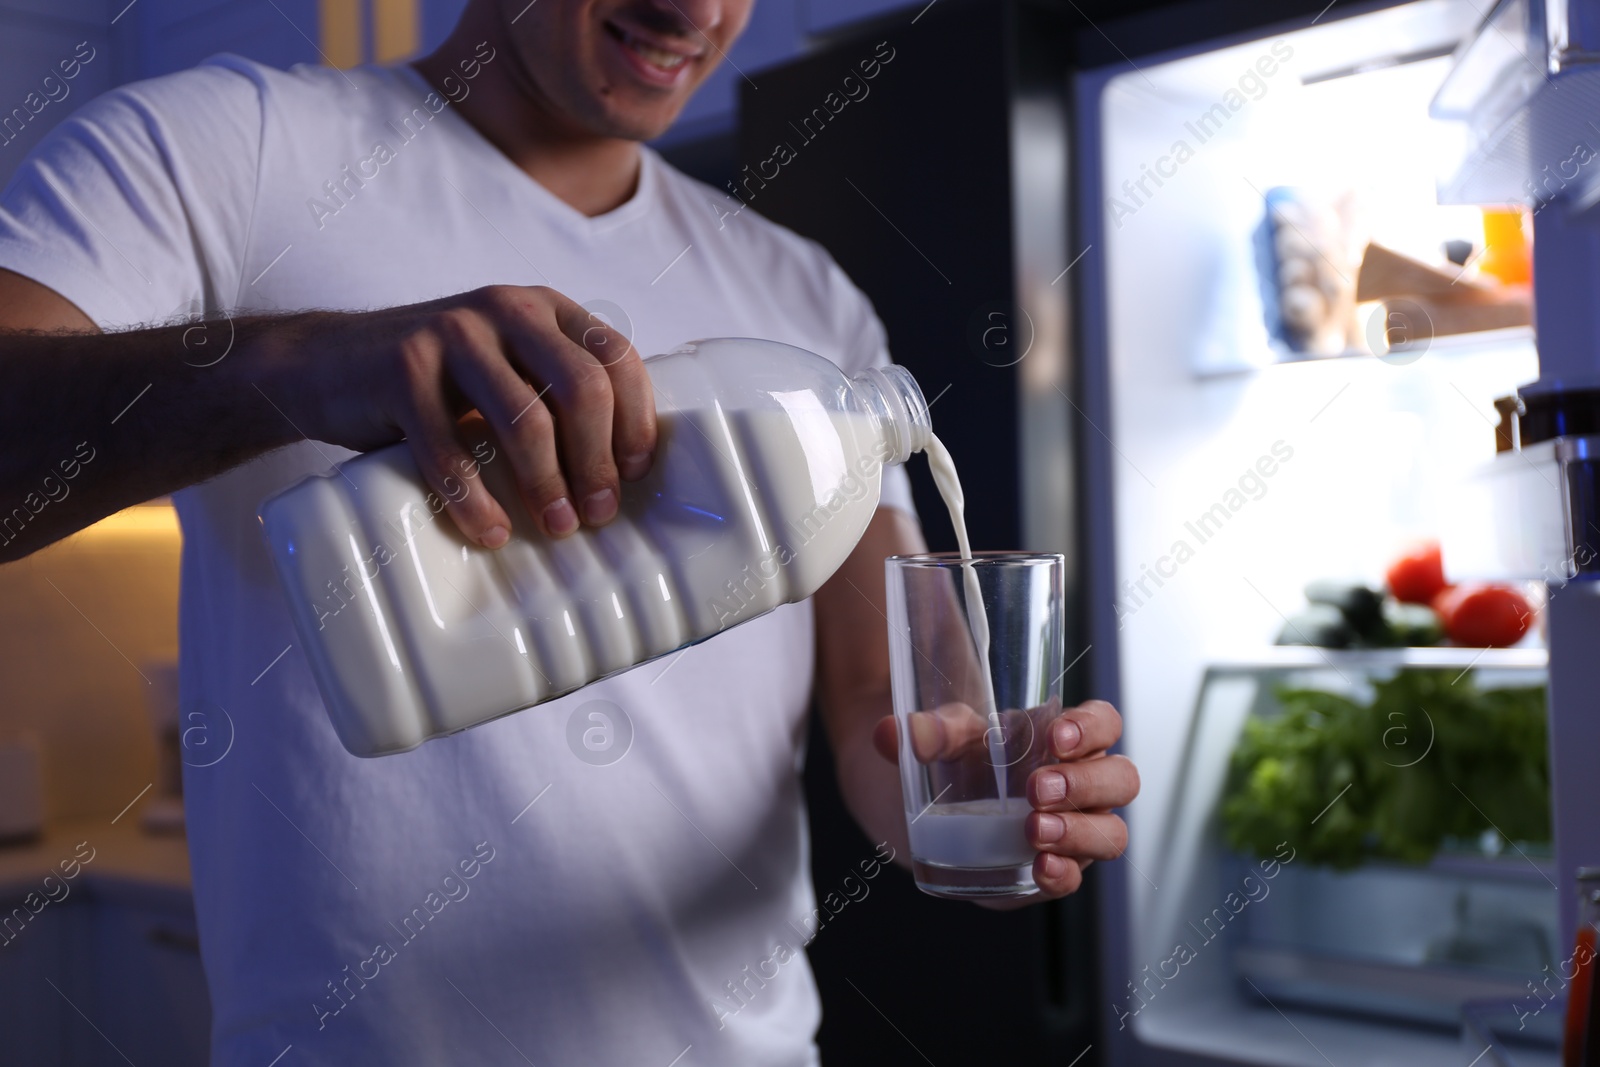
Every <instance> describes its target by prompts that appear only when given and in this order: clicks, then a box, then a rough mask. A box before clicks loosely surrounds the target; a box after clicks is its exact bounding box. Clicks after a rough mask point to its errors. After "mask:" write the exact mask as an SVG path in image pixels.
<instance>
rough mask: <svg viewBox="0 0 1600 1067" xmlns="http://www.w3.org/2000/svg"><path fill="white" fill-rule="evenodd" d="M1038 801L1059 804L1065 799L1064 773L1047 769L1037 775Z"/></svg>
mask: <svg viewBox="0 0 1600 1067" xmlns="http://www.w3.org/2000/svg"><path fill="white" fill-rule="evenodd" d="M1038 789H1039V803H1041V804H1059V803H1060V802H1061V801H1063V800H1065V799H1067V778H1066V775H1064V774H1057V773H1055V772H1054V771H1047V772H1045V773H1044V774H1041V775H1039V786H1038Z"/></svg>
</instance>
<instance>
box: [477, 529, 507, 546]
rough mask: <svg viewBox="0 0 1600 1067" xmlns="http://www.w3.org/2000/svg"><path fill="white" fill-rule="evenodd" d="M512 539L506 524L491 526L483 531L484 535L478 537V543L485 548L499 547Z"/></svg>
mask: <svg viewBox="0 0 1600 1067" xmlns="http://www.w3.org/2000/svg"><path fill="white" fill-rule="evenodd" d="M509 540H511V534H510V532H509V531H507V530H506V528H505V527H504V526H491V527H489V528H488V529H487V530H485V531H483V536H482V537H480V538H478V543H479V544H481V545H482V546H483V547H484V548H499V547H500V546H501V545H503V544H505V543H506V542H507V541H509Z"/></svg>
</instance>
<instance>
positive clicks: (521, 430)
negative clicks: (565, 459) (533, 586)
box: [440, 312, 578, 537]
mask: <svg viewBox="0 0 1600 1067" xmlns="http://www.w3.org/2000/svg"><path fill="white" fill-rule="evenodd" d="M440 330H441V333H442V335H443V336H444V337H445V339H446V341H447V343H448V344H449V355H448V356H447V361H448V365H449V369H450V374H451V376H452V377H453V378H454V379H455V382H456V385H457V386H458V387H459V388H460V390H461V391H462V393H464V394H465V395H466V397H467V399H468V400H470V401H471V402H472V403H473V404H474V405H475V406H476V407H477V410H478V412H479V413H480V414H481V415H482V416H483V417H484V419H485V421H487V422H488V423H489V425H490V426H491V427H493V428H494V432H495V436H496V437H497V438H498V439H499V441H500V443H501V445H503V446H504V447H505V448H506V451H507V452H508V453H509V455H510V459H511V469H512V471H513V474H514V476H515V481H516V485H517V491H518V493H519V494H521V496H522V501H523V506H524V507H525V508H526V510H527V512H528V514H530V515H531V516H533V519H534V521H535V522H537V523H538V524H539V526H540V527H541V528H542V529H543V530H544V531H545V533H547V534H549V535H550V536H551V537H565V536H566V535H568V534H570V533H572V532H573V531H574V530H576V529H577V528H578V513H577V512H576V511H575V510H574V509H573V507H572V503H571V492H570V490H568V488H567V483H566V479H565V478H563V477H562V475H561V464H560V462H559V457H558V454H557V451H556V438H555V421H554V419H553V418H552V417H551V415H550V410H549V408H547V407H546V406H545V404H544V402H543V401H542V400H541V399H540V397H539V394H538V393H536V392H534V391H533V387H532V386H531V385H529V384H528V383H527V381H526V380H524V379H523V377H522V376H521V375H520V374H518V373H517V371H516V368H515V367H513V366H512V365H511V364H510V362H508V361H507V360H506V358H505V355H504V353H503V352H502V351H501V349H500V339H499V337H498V335H496V334H495V332H494V330H493V328H492V327H491V326H490V325H489V323H488V322H487V321H486V320H484V319H482V318H480V317H478V316H477V315H474V314H472V313H469V312H449V313H446V314H445V315H443V316H441V321H440Z"/></svg>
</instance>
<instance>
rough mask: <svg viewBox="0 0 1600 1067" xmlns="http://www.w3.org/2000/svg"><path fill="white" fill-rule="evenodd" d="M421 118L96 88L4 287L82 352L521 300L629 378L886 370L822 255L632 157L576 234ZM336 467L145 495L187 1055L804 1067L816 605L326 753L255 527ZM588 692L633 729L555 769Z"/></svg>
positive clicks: (873, 336) (317, 104)
mask: <svg viewBox="0 0 1600 1067" xmlns="http://www.w3.org/2000/svg"><path fill="white" fill-rule="evenodd" d="M501 61H502V62H504V61H505V60H503V59H502V60H501ZM468 84H469V85H470V83H468ZM429 93H430V89H429V88H428V86H427V85H426V83H424V82H423V80H422V79H421V78H420V77H419V76H418V75H417V74H416V73H415V72H413V71H411V70H410V69H409V68H399V69H364V70H358V71H350V72H347V73H341V72H338V71H333V70H329V69H326V68H308V67H297V68H295V69H294V70H292V71H289V72H287V73H285V72H281V71H276V70H272V69H269V68H266V67H262V66H260V65H257V64H254V63H250V62H246V61H244V60H240V59H237V58H234V57H220V58H217V59H214V60H211V61H209V62H208V63H206V64H205V65H203V66H201V67H199V68H197V69H195V70H191V71H186V72H183V73H180V74H175V75H172V76H169V77H165V78H159V79H156V80H154V81H148V82H144V83H141V84H137V85H133V86H129V87H126V88H123V89H119V90H116V91H114V92H112V93H109V94H107V95H105V96H103V97H101V98H99V99H98V100H96V101H94V102H93V103H91V104H90V105H89V106H87V107H86V108H84V109H83V110H82V111H81V112H79V113H78V114H77V115H76V116H74V117H73V118H71V119H70V120H68V121H67V122H65V123H63V124H62V125H61V126H60V127H59V128H58V129H57V130H56V131H55V132H54V133H53V134H52V135H51V136H50V137H49V138H48V139H47V141H46V142H45V143H43V144H42V145H41V146H40V147H39V149H38V150H37V152H36V153H35V154H34V155H33V156H32V157H31V159H30V161H29V162H28V163H27V164H25V165H24V166H23V167H22V169H21V170H20V171H19V172H18V174H17V175H16V177H15V179H14V180H13V183H12V184H11V185H10V186H9V187H8V189H7V190H6V192H5V193H4V194H3V196H0V266H4V267H6V268H9V269H11V270H14V271H17V272H18V273H21V274H24V275H27V276H29V277H32V278H34V279H36V280H37V281H39V282H41V283H43V284H45V285H47V286H49V287H50V288H52V289H54V290H56V291H57V292H59V293H61V294H62V295H63V296H65V297H67V298H68V299H70V300H71V301H73V302H74V303H75V304H77V306H78V307H80V308H81V309H83V311H84V312H85V313H86V314H88V315H89V317H90V318H92V319H93V320H94V321H95V322H96V323H98V324H99V325H100V326H101V327H102V328H104V329H108V330H110V329H116V328H118V327H125V326H130V325H133V324H139V323H149V322H152V321H170V320H172V319H173V317H174V315H183V314H187V313H192V312H207V313H214V312H217V311H219V310H222V309H234V310H236V311H238V312H259V311H275V310H284V309H301V308H310V307H321V308H340V309H361V308H378V307H386V306H392V305H398V304H407V303H412V302H416V301H422V300H428V299H432V298H435V297H440V296H444V295H448V294H452V293H458V292H461V291H464V290H467V289H472V288H475V287H478V286H482V285H487V284H492V283H515V284H548V285H551V286H553V287H555V288H556V289H558V290H560V291H561V292H563V293H566V294H567V295H569V296H571V297H573V298H575V299H577V300H578V301H580V302H585V303H588V302H591V301H606V302H608V304H605V305H602V304H592V305H591V306H592V307H593V308H594V309H596V310H598V311H600V312H601V313H602V314H604V315H605V316H606V317H608V318H611V319H613V320H615V319H616V317H617V314H618V313H617V310H616V309H618V308H620V309H621V313H622V315H624V316H625V317H626V319H627V320H629V321H630V322H631V332H632V336H633V338H634V341H635V343H636V344H637V345H638V347H639V349H640V350H641V351H643V352H646V353H650V352H658V351H664V350H666V349H668V348H670V347H672V346H674V345H676V344H678V343H679V342H682V341H685V340H689V339H692V338H695V337H714V336H740V335H744V336H754V337H765V338H771V339H773V340H778V341H784V342H787V343H790V344H794V345H798V346H800V347H802V348H806V349H810V350H812V351H815V352H819V353H822V354H824V355H826V356H828V357H830V358H832V359H834V360H836V361H837V362H838V363H839V364H840V365H841V366H842V367H844V368H845V369H846V370H848V371H851V372H856V371H859V370H861V369H863V368H865V367H867V366H868V365H872V364H879V363H883V362H885V361H887V358H888V357H887V354H886V352H885V345H884V334H883V329H882V327H881V325H880V324H879V323H878V321H877V319H876V318H875V317H874V315H873V313H872V310H871V307H870V306H869V304H868V302H867V300H866V299H865V297H863V295H862V294H861V293H860V292H859V291H858V290H857V289H856V288H855V287H854V286H852V285H851V284H850V282H849V281H848V280H847V279H846V278H845V276H844V274H843V273H842V272H841V271H840V270H839V269H838V267H837V266H836V265H835V264H834V263H833V262H832V261H831V260H830V259H829V257H828V256H827V255H826V254H825V253H824V252H823V251H822V250H821V249H820V248H819V247H818V246H817V245H815V244H813V243H811V242H809V241H805V240H802V239H801V238H799V237H797V236H796V235H794V234H792V233H790V232H788V231H786V230H784V229H782V228H780V227H778V226H775V225H773V224H772V223H770V222H767V221H766V220H764V219H761V218H760V217H759V216H757V215H755V213H754V212H752V211H744V212H742V213H739V214H729V211H730V209H731V208H734V207H736V206H737V205H736V202H733V201H730V200H728V199H727V198H726V197H724V196H723V195H721V194H720V193H718V192H717V191H715V190H713V189H711V188H709V187H707V186H704V185H701V184H699V183H697V182H694V181H692V180H690V179H689V178H687V177H685V176H684V175H682V174H680V173H678V172H677V171H674V170H673V169H672V168H671V167H669V166H667V165H666V164H665V163H664V162H663V161H662V160H661V159H660V158H659V157H658V156H656V155H655V154H653V153H652V152H650V151H649V150H645V151H644V152H643V167H642V171H641V173H640V178H639V186H638V190H637V192H636V193H635V195H634V196H633V198H632V199H631V200H629V201H628V202H627V203H625V204H623V205H622V206H621V207H619V208H617V209H616V210H615V211H611V212H609V213H607V214H605V215H602V216H599V217H597V218H586V217H584V216H583V215H582V214H580V213H579V212H577V211H575V210H574V209H572V208H571V207H569V206H568V205H567V204H565V203H563V202H561V201H560V200H558V199H557V198H556V197H555V196H553V195H552V194H551V193H549V192H548V191H547V190H545V189H544V188H542V187H541V186H539V185H538V184H536V183H535V182H533V181H532V180H530V179H529V178H528V177H527V175H525V174H524V173H523V172H522V171H520V170H518V169H517V168H515V167H514V166H513V165H512V164H511V163H510V162H509V161H508V160H507V159H506V158H505V157H504V156H503V155H501V153H500V152H498V151H497V150H496V149H495V148H494V147H493V146H492V145H490V144H489V143H488V142H487V141H486V140H484V139H483V138H482V137H481V136H480V135H479V134H478V133H477V132H476V131H475V130H474V129H473V128H472V127H471V126H470V125H468V124H467V123H466V122H465V121H464V120H463V119H462V118H461V117H460V116H459V115H458V114H456V113H455V112H454V111H453V110H452V109H451V108H450V107H449V106H442V99H441V98H440V97H437V96H434V97H432V99H431V100H430V99H428V95H429ZM208 336H209V341H208V343H209V344H211V346H212V347H210V348H200V347H197V346H191V348H190V349H189V350H188V351H186V352H181V353H178V352H175V353H174V358H175V359H176V358H185V359H187V360H188V361H189V362H192V363H200V362H206V361H207V360H209V359H211V358H214V354H215V353H217V351H218V348H219V347H220V346H222V345H224V344H225V342H226V331H225V328H224V327H220V326H217V325H213V326H212V327H210V330H209V335H208ZM193 340H195V341H196V342H198V341H200V340H201V338H200V337H199V335H196V337H195V338H193ZM263 402H265V401H263ZM196 447H204V444H203V442H197V443H196ZM349 455H350V453H348V452H346V451H345V450H343V449H336V448H333V447H331V446H328V445H318V444H313V443H310V442H301V443H299V444H297V445H294V446H291V447H288V448H284V449H281V450H279V451H277V452H274V453H271V454H269V455H267V456H264V457H262V458H260V459H258V460H256V461H254V462H251V463H248V464H245V465H244V466H241V467H238V468H236V469H234V470H232V471H230V472H228V473H227V474H224V475H223V476H221V477H219V478H216V479H214V480H212V481H210V482H207V483H205V484H203V485H199V486H195V487H192V488H189V489H186V490H184V491H182V492H181V493H179V494H177V497H176V501H177V507H178V511H179V515H180V517H181V520H182V524H183V533H184V544H183V587H182V598H181V605H182V606H181V616H180V632H181V648H182V655H181V692H182V696H181V700H182V713H183V715H184V726H185V728H186V733H185V742H186V743H185V749H184V761H185V763H186V767H185V774H184V788H185V794H186V800H187V808H188V822H189V840H190V846H191V847H190V852H191V855H192V857H193V861H194V881H195V897H196V903H197V907H198V911H199V920H200V935H201V946H202V952H203V955H204V959H205V965H206V972H207V976H208V979H209V982H210V988H211V998H212V1007H213V1012H214V1024H213V1042H212V1044H213V1056H214V1059H213V1062H214V1063H215V1064H217V1065H219V1067H232V1065H235V1064H237V1065H246V1064H248V1065H252V1067H260V1065H262V1064H266V1063H269V1062H272V1061H273V1059H274V1057H276V1056H278V1055H279V1054H280V1053H282V1052H283V1051H284V1049H285V1048H286V1047H287V1046H289V1045H293V1047H294V1049H293V1052H292V1053H291V1055H292V1057H293V1058H292V1059H286V1060H285V1062H286V1063H288V1062H292V1063H296V1064H299V1063H325V1064H341V1065H343V1064H351V1063H382V1064H386V1065H405V1064H419V1065H420V1064H427V1065H435V1064H439V1063H471V1064H522V1063H524V1062H533V1063H537V1064H540V1065H548V1064H558V1065H559V1064H599V1065H605V1064H660V1065H663V1067H664V1065H666V1064H668V1063H676V1064H679V1065H681V1067H691V1065H706V1064H729V1065H740V1067H748V1065H755V1064H799V1063H808V1062H813V1061H814V1059H815V1052H814V1046H813V1043H812V1036H813V1034H814V1032H815V1030H816V1026H817V1022H818V1018H819V1006H818V999H817V994H816V989H815V985H814V983H813V982H812V979H811V974H810V971H809V969H808V968H807V965H806V961H805V958H804V954H803V953H802V952H801V951H800V947H801V945H802V943H803V941H804V939H805V931H806V930H808V929H814V928H815V925H816V922H815V919H814V918H813V909H814V908H815V907H816V902H815V901H814V899H813V894H812V891H811V887H810V882H809V879H808V872H807V866H808V857H807V847H806V830H805V815H804V809H803V807H802V798H801V791H800V782H799V777H798V768H799V765H800V762H801V759H802V756H803V738H804V736H805V719H806V714H807V708H808V704H809V699H810V693H811V679H812V669H813V647H812V611H811V606H810V604H809V603H805V604H798V605H792V606H788V607H784V608H781V609H779V610H778V611H775V612H773V613H771V614H769V615H767V616H765V617H763V618H760V619H757V620H754V621H751V622H749V623H747V624H745V625H742V626H738V627H735V628H733V629H731V630H730V631H728V632H727V633H725V634H723V635H720V636H718V637H716V638H713V639H712V640H710V641H708V642H706V643H704V644H701V645H698V646H696V647H694V648H692V649H690V650H689V651H688V652H687V653H685V654H683V655H682V657H681V660H679V661H677V662H671V661H662V662H657V663H655V664H649V665H646V666H644V667H642V668H639V669H636V670H633V671H631V672H628V673H626V674H623V675H620V676H618V677H616V678H612V679H609V680H607V681H604V682H601V683H598V684H596V685H594V686H591V687H589V688H587V689H584V690H582V691H581V692H579V693H577V694H574V695H572V696H569V697H567V698H565V699H562V700H557V701H552V702H550V703H548V704H544V705H541V706H539V707H537V708H534V709H532V710H529V711H526V712H523V713H521V714H517V715H512V716H508V717H506V718H504V719H501V720H499V721H496V722H493V723H490V724H488V725H485V726H482V727H479V728H477V729H474V730H469V731H466V732H465V733H462V734H457V735H455V736H452V737H449V738H445V739H442V740H437V741H431V742H429V743H427V744H425V745H423V746H422V747H421V748H420V749H417V750H415V751H413V752H408V753H404V754H401V755H395V756H387V757H384V758H381V759H375V760H362V759H357V758H356V757H353V756H350V755H349V754H347V753H346V752H345V751H344V749H343V748H342V747H340V744H339V742H338V740H337V739H336V738H335V736H334V732H333V728H332V726H331V725H330V723H329V722H328V719H327V716H326V714H325V713H324V710H323V707H322V701H321V698H320V697H319V696H318V693H317V690H316V688H315V686H314V684H313V682H312V679H311V676H310V673H309V671H308V668H307V664H306V660H305V658H304V656H303V655H302V654H301V652H300V651H299V650H298V648H297V647H295V638H294V634H293V632H292V630H291V628H290V622H289V616H288V614H287V611H286V608H285V604H284V601H283V599H282V596H281V594H280V592H279V589H278V585H277V582H276V581H275V580H274V578H273V575H272V573H271V570H270V567H269V562H268V557H267V555H266V552H265V550H264V547H263V544H262V540H261V533H260V530H259V526H258V523H257V520H256V518H255V514H256V510H257V506H258V505H259V503H260V502H261V500H262V499H263V498H264V497H266V496H268V495H270V494H272V493H274V492H276V491H277V490H279V489H281V488H283V487H285V486H287V485H289V484H291V483H293V482H295V481H297V480H298V479H300V478H301V477H303V476H305V475H307V474H309V473H312V472H316V471H322V470H325V469H326V468H327V466H328V463H329V462H330V461H331V460H339V459H343V458H345V457H347V456H349ZM884 501H885V503H886V504H890V505H894V506H898V507H901V508H904V509H906V510H907V511H909V510H910V509H911V501H910V495H909V491H908V486H907V483H906V480H905V476H904V472H903V471H901V470H899V469H892V470H890V471H889V472H887V473H886V476H885V478H884ZM663 662H667V663H670V669H664V667H663ZM595 700H605V701H609V702H611V704H612V705H615V706H616V707H617V708H620V709H621V712H622V716H621V717H625V718H626V722H620V721H619V722H615V723H613V724H612V728H613V729H614V730H615V731H616V733H614V734H613V736H618V737H620V736H621V735H622V734H624V733H626V732H627V730H626V727H627V726H628V725H629V724H631V731H632V740H631V745H629V747H628V748H627V750H626V753H625V754H622V755H621V758H619V759H616V760H615V762H611V763H609V764H603V760H604V759H605V758H610V757H611V754H610V753H603V754H602V756H601V757H599V760H598V762H601V763H602V765H596V761H597V757H594V756H590V762H586V761H585V760H584V759H580V758H579V756H578V755H576V754H575V753H577V752H579V751H587V750H585V749H583V746H582V745H580V744H576V743H574V742H570V741H569V738H572V737H575V736H581V734H582V732H583V729H585V728H590V727H592V726H593V725H595V724H596V723H599V722H600V720H590V719H588V718H587V711H586V710H584V709H587V708H589V704H590V702H592V701H595ZM591 710H592V709H591ZM580 712H581V714H577V713H580ZM575 717H576V718H577V719H578V720H579V721H578V723H577V726H576V727H575V726H574V719H575ZM611 717H612V718H613V719H619V718H621V717H619V716H617V715H616V714H615V713H613V714H612V716H611ZM601 725H602V729H603V726H604V724H603V723H602V724H601ZM593 736H594V735H591V737H593ZM530 804H531V805H532V806H531V807H530V806H529V805H530ZM863 861H864V862H863V874H865V872H866V870H867V862H868V861H870V862H873V863H875V861H872V860H871V858H870V857H864V858H863ZM874 873H875V871H874ZM686 1049H687V1050H688V1051H687V1052H685V1050H686ZM678 1056H681V1057H682V1058H681V1059H677V1060H674V1057H678Z"/></svg>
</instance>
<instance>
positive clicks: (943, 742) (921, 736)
mask: <svg viewBox="0 0 1600 1067" xmlns="http://www.w3.org/2000/svg"><path fill="white" fill-rule="evenodd" d="M906 721H907V724H908V728H909V730H910V733H911V753H912V755H913V756H915V757H916V760H917V762H918V763H932V762H933V761H934V760H950V759H955V758H956V757H958V756H960V755H961V754H962V753H963V752H965V751H967V750H968V749H970V748H972V747H973V746H974V745H975V744H976V743H977V742H979V741H980V740H982V738H983V735H984V731H985V730H987V729H988V723H987V722H985V721H984V719H983V718H982V717H981V716H980V715H979V714H978V713H977V712H976V711H973V710H972V708H970V707H969V706H967V705H966V704H961V703H950V704H941V705H940V706H939V707H937V708H935V709H934V710H933V711H914V712H912V713H911V714H910V715H908V716H906Z"/></svg>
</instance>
